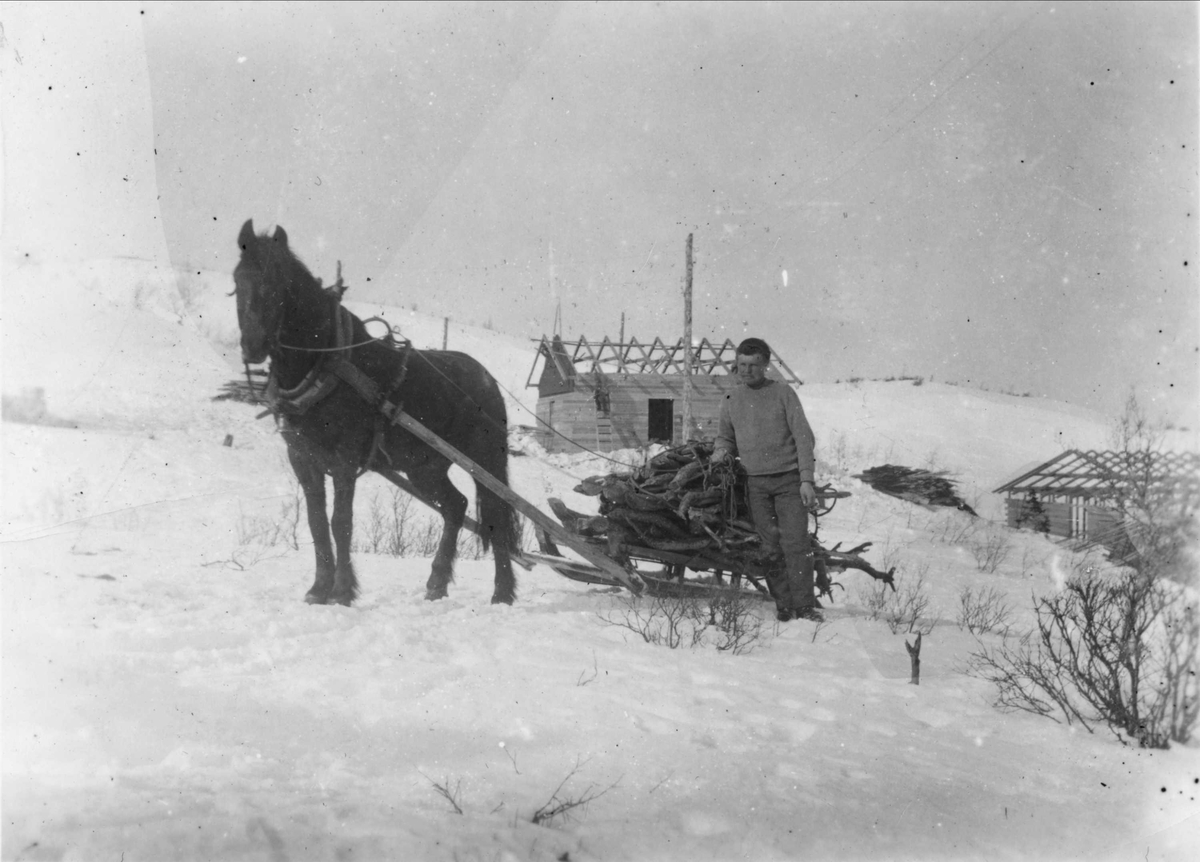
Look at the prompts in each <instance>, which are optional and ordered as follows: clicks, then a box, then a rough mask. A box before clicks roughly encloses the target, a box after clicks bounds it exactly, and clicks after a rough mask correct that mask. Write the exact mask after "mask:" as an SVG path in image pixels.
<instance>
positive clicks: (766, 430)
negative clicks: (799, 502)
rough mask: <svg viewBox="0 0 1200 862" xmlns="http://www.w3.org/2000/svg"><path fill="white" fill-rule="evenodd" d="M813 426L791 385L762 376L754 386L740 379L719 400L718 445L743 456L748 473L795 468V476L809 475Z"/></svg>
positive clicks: (807, 477) (806, 478) (808, 478)
mask: <svg viewBox="0 0 1200 862" xmlns="http://www.w3.org/2000/svg"><path fill="white" fill-rule="evenodd" d="M814 445H815V440H814V438H813V432H812V428H811V427H810V426H809V424H808V419H807V418H806V417H805V415H804V408H803V407H801V406H800V396H798V395H797V394H796V390H794V389H792V387H790V386H788V385H787V384H786V383H781V382H779V381H778V380H771V379H769V378H768V379H767V380H765V381H764V382H763V385H762V386H760V387H759V388H757V389H751V388H750V387H749V386H745V385H739V386H737V387H735V388H734V389H732V390H730V391H729V392H728V393H727V394H726V395H725V398H724V400H722V401H721V414H720V424H719V425H718V428H717V440H716V448H717V449H729V450H731V451H732V452H733V453H735V454H737V455H738V457H740V458H741V459H742V466H743V467H745V468H746V472H747V473H748V474H749V475H751V476H767V475H770V474H772V473H786V472H787V471H789V470H795V469H797V468H799V470H800V480H801V481H802V482H811V481H812V480H813V462H814V458H813V447H814Z"/></svg>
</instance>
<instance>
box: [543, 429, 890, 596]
mask: <svg viewBox="0 0 1200 862" xmlns="http://www.w3.org/2000/svg"><path fill="white" fill-rule="evenodd" d="M712 453H713V444H712V443H710V442H705V441H700V442H692V443H688V444H687V445H685V446H680V447H677V448H675V449H669V450H667V451H665V452H663V453H661V454H659V455H657V456H655V457H654V458H652V459H651V460H650V461H649V462H648V463H647V464H646V465H645V466H643V467H640V468H638V469H636V470H633V471H632V472H626V473H610V474H608V475H606V476H592V477H590V478H588V479H585V480H584V481H583V482H581V483H580V484H579V485H577V486H576V487H575V491H576V492H578V493H580V494H585V495H587V496H591V497H598V498H599V508H600V514H599V515H585V514H583V513H580V512H575V511H572V510H571V509H569V508H567V506H566V505H565V504H563V502H562V501H561V500H558V499H554V498H552V499H550V501H549V503H550V508H551V510H552V511H553V512H554V514H555V515H556V516H557V517H558V519H559V520H560V521H562V522H563V525H564V526H566V527H567V529H569V530H571V531H572V532H573V533H576V534H577V535H580V536H582V537H584V538H587V539H589V540H591V541H594V542H596V543H598V544H600V543H604V544H606V545H607V553H608V555H609V556H610V557H612V558H613V559H616V560H625V559H627V558H628V549H629V548H631V547H638V548H647V549H652V550H658V551H666V552H670V553H685V554H686V553H689V552H690V553H692V554H693V555H694V557H693V558H694V559H695V560H697V561H699V560H700V558H701V557H705V558H707V559H709V560H715V559H717V558H719V559H720V560H721V561H723V562H724V563H725V564H726V567H728V568H733V569H737V570H738V571H745V572H747V573H758V574H761V573H762V571H763V570H764V567H765V566H770V565H777V564H778V562H779V561H777V560H774V559H768V558H767V557H766V556H765V555H764V553H763V551H762V549H761V540H760V538H759V535H758V531H757V530H755V528H754V523H753V521H752V520H751V516H750V509H749V505H748V503H747V501H746V477H745V473H744V472H743V471H742V468H741V467H740V465H737V464H736V463H735V462H733V461H728V460H727V461H723V462H720V463H713V461H712ZM813 545H814V552H815V555H816V558H817V559H816V562H817V569H818V573H819V575H820V576H825V574H826V572H827V571H828V570H830V569H833V570H838V571H842V570H845V569H847V568H855V569H860V570H862V571H864V572H867V573H868V574H870V575H871V576H872V577H874V578H877V579H880V580H883V581H885V582H887V583H891V582H892V573H891V572H887V573H884V572H879V571H877V570H876V569H874V568H872V567H871V565H870V564H869V563H867V562H866V561H865V560H863V559H862V557H861V556H859V555H860V554H861V553H862V552H863V551H865V550H866V549H867V548H869V547H870V545H871V543H870V542H866V543H864V544H862V545H859V546H858V547H856V548H852V549H850V550H846V551H843V550H841V545H840V543H839V545H837V546H835V547H833V548H832V549H828V550H827V549H825V548H823V547H822V546H821V545H820V543H819V542H816V541H815V540H814V543H813ZM718 568H721V567H720V566H718ZM819 579H820V578H819ZM825 580H826V582H827V577H826V578H825ZM893 588H894V587H893Z"/></svg>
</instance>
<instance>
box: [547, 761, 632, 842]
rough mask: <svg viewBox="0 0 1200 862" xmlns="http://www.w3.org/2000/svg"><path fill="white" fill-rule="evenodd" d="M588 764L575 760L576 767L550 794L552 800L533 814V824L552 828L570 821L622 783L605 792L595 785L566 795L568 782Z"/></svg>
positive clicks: (605, 789)
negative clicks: (565, 789) (562, 822)
mask: <svg viewBox="0 0 1200 862" xmlns="http://www.w3.org/2000/svg"><path fill="white" fill-rule="evenodd" d="M586 763H587V761H584V762H583V764H581V763H580V762H579V758H578V757H577V758H575V765H574V766H573V767H571V771H570V772H568V773H567V775H566V777H565V778H564V779H563V780H562V781H560V782H559V783H558V787H556V788H554V792H553V793H551V794H550V798H549V799H547V800H546V801H545V802H544V803H542V805H541V807H539V808H538V809H537V810H536V811H534V812H533V816H532V817H531V818H530V821H531V822H532V823H534V824H535V825H537V826H552V825H554V821H555V820H557V819H559V818H562V819H563V820H569V819H571V816H572V814H573V812H575V811H576V810H577V809H581V808H582V809H583V810H584V811H586V810H587V806H588V805H589V804H590V803H592V802H594V801H595V800H597V799H599V798H600V797H601V796H603V795H604V794H606V793H608V791H610V790H612V789H613V788H614V787H616V786H617V784H619V783H620V779H618V780H617V781H614V782H613V783H612V784H610V785H609V786H608V787H605V788H604V789H603V790H597V789H596V785H595V784H589V785H588V786H587V787H586V788H584V789H583V790H582V791H576V792H573V793H565V792H564V788H565V787H566V786H567V782H568V781H570V780H571V779H572V778H574V777H575V774H576V773H578V772H579V769H580V767H581V766H582V765H584V764H586Z"/></svg>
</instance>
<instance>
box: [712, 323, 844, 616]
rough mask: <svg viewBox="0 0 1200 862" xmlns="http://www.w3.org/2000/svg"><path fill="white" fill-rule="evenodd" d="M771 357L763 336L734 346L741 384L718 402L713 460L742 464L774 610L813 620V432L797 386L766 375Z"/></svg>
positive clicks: (748, 339)
mask: <svg viewBox="0 0 1200 862" xmlns="http://www.w3.org/2000/svg"><path fill="white" fill-rule="evenodd" d="M770 361H771V348H769V347H768V346H767V343H766V342H765V341H763V340H762V339H760V338H747V339H746V340H745V341H743V342H742V343H741V344H739V345H738V348H737V372H738V380H739V383H740V384H741V385H740V386H738V387H736V388H735V389H733V390H732V391H731V392H730V393H729V394H727V395H726V396H725V399H724V400H723V401H722V402H721V414H720V425H719V426H718V430H717V441H716V444H715V447H714V451H713V460H714V461H717V462H721V461H724V460H727V459H729V458H731V457H732V456H733V455H735V454H736V455H737V456H738V457H740V458H741V461H742V466H743V467H745V468H746V474H747V476H748V477H749V481H748V489H747V493H748V497H749V503H750V514H751V516H752V517H753V518H754V526H755V527H756V528H757V529H758V534H759V535H760V536H761V537H762V543H763V551H764V553H765V555H766V557H767V559H768V560H769V562H768V566H769V574H768V576H767V582H768V585H769V586H770V588H771V593H772V595H773V596H774V598H775V605H776V610H777V614H776V616H777V617H778V619H779V620H780V621H787V620H790V619H806V620H813V621H816V622H819V621H821V620H822V619H823V618H822V616H821V612H820V611H819V610H818V608H819V607H820V604H819V603H818V602H817V599H816V597H815V596H814V595H813V553H812V548H811V544H810V542H809V537H808V512H809V510H811V509H813V508H815V506H816V503H817V494H816V489H815V488H814V487H813V464H814V458H813V446H814V440H813V432H812V428H811V427H809V424H808V419H807V418H805V416H804V408H803V407H801V406H800V398H799V396H797V395H796V391H795V390H794V389H792V387H790V386H788V385H787V384H786V383H781V382H779V381H777V380H771V379H769V378H768V377H767V366H768V364H769V363H770ZM781 557H782V559H780V558H781Z"/></svg>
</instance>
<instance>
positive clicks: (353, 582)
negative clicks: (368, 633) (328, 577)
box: [329, 469, 358, 607]
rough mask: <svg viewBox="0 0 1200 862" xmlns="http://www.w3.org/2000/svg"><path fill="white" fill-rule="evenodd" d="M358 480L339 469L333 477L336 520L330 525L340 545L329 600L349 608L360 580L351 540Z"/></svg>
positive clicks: (356, 595)
mask: <svg viewBox="0 0 1200 862" xmlns="http://www.w3.org/2000/svg"><path fill="white" fill-rule="evenodd" d="M357 478H358V477H357V475H356V474H355V472H354V470H353V469H348V470H347V469H339V470H337V471H336V472H335V473H334V476H333V518H332V519H331V521H330V523H331V525H332V527H333V538H334V541H335V542H336V543H337V564H336V567H335V569H334V575H333V592H332V593H331V594H330V596H329V601H331V602H336V603H337V604H339V605H346V606H347V607H349V606H350V604H351V603H353V601H354V600H355V598H357V597H358V577H357V576H356V575H355V574H354V564H353V563H351V561H350V540H351V538H352V537H353V534H354V484H355V481H356V480H357Z"/></svg>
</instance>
